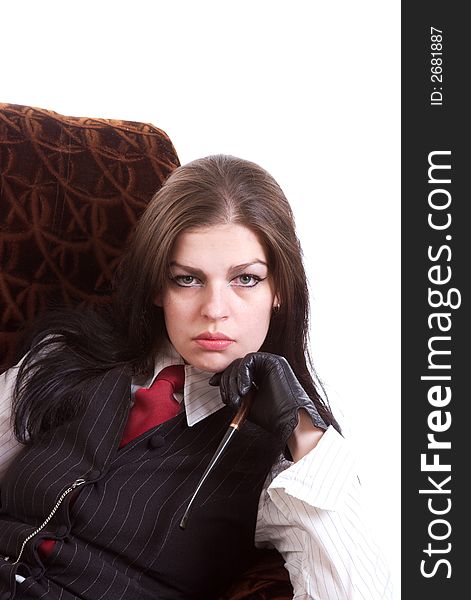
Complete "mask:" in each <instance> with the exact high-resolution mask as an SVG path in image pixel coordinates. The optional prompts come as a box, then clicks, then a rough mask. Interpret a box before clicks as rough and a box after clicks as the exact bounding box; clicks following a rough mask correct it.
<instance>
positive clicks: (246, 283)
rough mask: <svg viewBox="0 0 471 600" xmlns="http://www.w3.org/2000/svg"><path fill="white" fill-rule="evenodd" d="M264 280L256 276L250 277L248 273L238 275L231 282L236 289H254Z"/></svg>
mask: <svg viewBox="0 0 471 600" xmlns="http://www.w3.org/2000/svg"><path fill="white" fill-rule="evenodd" d="M264 279H265V278H262V277H258V275H251V274H250V273H243V274H242V275H238V276H237V277H234V279H233V280H232V281H233V282H235V283H234V285H236V286H238V287H255V286H256V285H258V284H259V283H260V282H261V281H263V280H264Z"/></svg>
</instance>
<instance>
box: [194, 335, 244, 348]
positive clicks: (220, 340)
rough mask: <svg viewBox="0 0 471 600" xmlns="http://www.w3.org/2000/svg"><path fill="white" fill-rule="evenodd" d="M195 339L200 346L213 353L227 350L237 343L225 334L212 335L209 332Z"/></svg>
mask: <svg viewBox="0 0 471 600" xmlns="http://www.w3.org/2000/svg"><path fill="white" fill-rule="evenodd" d="M194 339H195V342H196V343H197V344H198V346H200V347H201V348H203V349H204V350H212V351H220V350H225V349H226V348H228V347H229V346H230V345H231V344H233V343H234V341H235V340H233V339H232V338H230V337H228V336H227V335H225V334H224V333H210V332H209V331H205V332H204V333H200V334H199V335H198V336H196V337H195V338H194Z"/></svg>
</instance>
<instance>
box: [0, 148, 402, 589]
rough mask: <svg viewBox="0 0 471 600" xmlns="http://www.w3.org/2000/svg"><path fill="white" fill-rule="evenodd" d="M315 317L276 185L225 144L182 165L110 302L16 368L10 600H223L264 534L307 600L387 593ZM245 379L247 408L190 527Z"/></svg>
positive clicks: (6, 487) (59, 327) (5, 391)
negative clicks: (317, 342)
mask: <svg viewBox="0 0 471 600" xmlns="http://www.w3.org/2000/svg"><path fill="white" fill-rule="evenodd" d="M308 311H309V306H308V293H307V285H306V277H305V272H304V268H303V264H302V255H301V249H300V246H299V242H298V239H297V237H296V233H295V227H294V222H293V216H292V212H291V209H290V206H289V204H288V202H287V200H286V198H285V196H284V194H283V192H282V191H281V189H280V188H279V186H278V185H277V183H276V182H275V181H274V180H273V178H272V177H271V176H270V175H269V174H268V173H267V172H266V171H264V170H263V169H262V168H261V167H259V166H258V165H255V164H254V163H251V162H248V161H244V160H241V159H238V158H234V157H231V156H211V157H207V158H204V159H200V160H196V161H193V162H191V163H189V164H187V165H184V166H182V167H179V168H178V169H176V170H175V171H174V172H173V173H172V175H171V176H170V177H169V178H168V180H167V181H166V182H165V184H164V186H163V187H162V188H161V190H159V192H158V193H157V194H156V195H155V197H154V198H153V200H152V201H151V203H150V204H149V206H148V208H147V209H146V211H145V213H144V215H143V216H142V218H141V219H140V221H139V223H138V226H137V228H136V232H135V235H134V237H133V241H132V243H131V244H130V246H129V248H128V249H127V252H126V255H125V258H124V259H123V261H122V263H121V265H120V269H119V273H118V277H117V281H116V286H115V295H114V305H113V308H112V310H111V311H110V312H107V313H101V314H91V313H83V312H65V313H55V314H52V315H50V316H48V317H47V318H44V319H43V320H42V322H41V323H39V324H38V326H37V327H36V329H35V330H34V331H33V332H32V333H31V335H30V336H29V340H28V341H27V342H26V343H25V347H24V349H23V350H22V352H21V353H22V354H23V353H25V352H26V354H25V356H24V358H23V359H22V360H21V361H20V363H19V364H18V365H17V366H16V367H13V368H11V369H9V370H8V371H6V372H5V373H4V374H3V376H2V392H1V398H2V405H3V406H4V407H5V408H3V412H2V413H0V414H3V415H4V416H7V415H8V411H9V409H8V407H9V406H10V403H11V402H12V406H13V422H14V432H15V435H16V439H14V438H13V437H12V436H9V435H8V433H6V435H5V436H4V438H3V439H7V441H6V442H4V444H3V448H4V453H3V456H4V466H5V469H6V472H5V474H4V476H3V479H2V514H1V515H0V554H2V556H3V557H6V558H3V559H1V560H0V590H1V591H2V592H4V593H5V597H15V598H25V599H27V598H52V599H55V598H61V599H64V600H66V599H68V598H71V599H72V598H86V599H91V600H97V599H99V598H100V599H101V598H113V599H118V598H122V599H123V600H132V599H134V598H136V599H137V598H140V599H141V598H144V599H146V598H149V599H150V598H153V599H155V598H165V599H167V598H168V599H173V598H204V599H209V598H216V597H217V596H218V595H219V594H221V593H222V592H223V590H224V589H225V588H227V586H228V585H229V584H230V582H231V581H232V580H233V579H234V578H236V577H237V575H238V574H240V573H241V572H242V571H243V570H244V569H245V568H246V566H247V565H248V564H249V562H250V559H251V557H252V551H253V548H254V541H255V543H256V544H257V546H273V547H275V548H277V549H278V550H279V551H280V552H281V554H282V555H283V557H284V559H285V561H286V568H287V569H288V571H289V574H290V578H291V582H292V584H293V588H294V592H295V597H296V598H298V597H299V598H321V599H330V598H336V599H338V598H342V599H352V598H371V599H375V600H376V599H378V598H388V597H390V588H389V581H388V575H387V572H386V569H385V568H384V567H383V565H382V562H381V558H380V556H379V554H378V552H377V550H376V548H375V546H374V544H373V543H372V542H371V540H370V539H369V538H368V535H367V532H366V529H365V528H364V526H363V524H362V522H361V519H360V518H359V516H358V510H357V494H358V490H357V487H358V485H357V479H356V477H355V476H354V474H353V472H352V466H351V453H350V452H349V450H348V448H347V446H346V442H345V440H344V439H343V438H342V436H341V435H340V433H339V431H340V430H339V426H338V425H337V423H336V421H335V419H334V417H333V415H332V413H331V411H330V409H329V407H328V405H327V404H326V403H324V402H323V400H322V398H321V396H320V394H319V393H318V391H317V389H316V385H315V383H314V381H313V377H312V375H311V372H312V367H311V366H310V360H309V353H308V348H307V331H308ZM178 365H183V368H182V367H178ZM167 367H171V372H172V377H170V375H168V373H169V371H168V370H166V371H163V370H164V369H167ZM183 370H184V383H183V379H181V381H180V382H179V383H177V380H178V377H179V376H178V375H176V377H175V379H172V378H173V374H176V373H177V372H178V373H182V371H183ZM162 372H164V373H166V374H167V375H165V376H163V377H164V384H162V383H158V382H161V377H162V375H161V374H162ZM159 374H160V375H159ZM182 377H183V375H182ZM162 385H163V386H164V387H165V386H167V388H168V389H170V392H174V394H173V395H172V393H170V392H169V393H168V394H167V396H168V398H167V400H165V402H170V404H169V406H170V408H169V411H168V412H167V408H162V407H163V406H164V392H163V391H162V390H163V389H164V388H162V387H159V386H162ZM169 386H172V387H169ZM157 388H158V389H159V390H160V391H159V392H158V394H160V396H159V395H157V396H153V395H152V394H153V393H154V392H153V391H152V390H154V389H157ZM180 388H182V389H181V390H180ZM179 390H180V391H179ZM249 390H252V391H253V392H254V399H253V403H252V407H251V410H250V413H249V415H248V420H247V421H246V422H245V424H244V425H243V427H241V429H240V432H239V434H238V435H237V436H235V437H234V440H233V441H232V442H231V444H230V446H229V448H228V449H227V451H226V452H225V454H224V455H223V457H222V458H221V460H220V462H219V463H218V464H217V466H216V467H215V469H214V471H213V472H212V473H211V475H210V476H209V477H208V478H207V480H206V481H205V483H204V484H203V485H202V486H201V488H200V490H199V492H198V495H197V497H196V499H195V501H194V503H193V504H192V509H191V512H190V513H189V520H188V522H187V525H186V527H185V529H182V528H181V527H180V526H179V525H180V522H181V519H182V517H183V514H184V513H185V510H186V508H187V506H188V503H189V501H190V499H191V497H192V496H193V492H194V491H195V489H196V486H197V484H198V481H199V480H200V478H201V475H202V473H203V472H204V470H205V467H206V466H207V464H208V462H209V461H210V459H211V457H212V455H213V453H214V451H215V449H216V448H217V446H218V443H219V441H220V439H221V438H222V436H223V435H224V432H225V431H226V430H227V426H228V424H229V422H230V421H231V419H232V417H233V415H234V412H235V409H236V408H238V406H239V405H240V402H241V398H242V397H243V396H244V395H245V394H246V393H247V392H248V391H249ZM131 398H132V399H133V400H131ZM146 398H147V400H145V399H146ZM149 399H150V400H149ZM175 400H176V401H177V402H176V403H175ZM133 401H134V405H133V406H131V405H132V403H133ZM145 402H148V405H150V410H153V411H154V412H155V409H156V407H157V409H158V411H160V412H161V413H162V414H160V416H158V418H157V420H156V419H154V416H155V415H154V416H152V417H150V416H149V413H147V412H146V410H147V408H145ZM172 402H173V404H171V403H172ZM178 403H180V404H178ZM176 404H177V405H176ZM165 406H167V405H165ZM143 407H144V408H143ZM5 426H6V421H4V425H3V427H5ZM13 459H14V460H13ZM7 467H9V468H8V469H7ZM270 482H271V483H270ZM1 597H3V596H1Z"/></svg>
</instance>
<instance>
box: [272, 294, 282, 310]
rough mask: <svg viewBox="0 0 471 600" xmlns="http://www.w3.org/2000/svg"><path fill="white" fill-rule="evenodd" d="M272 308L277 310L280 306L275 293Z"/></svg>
mask: <svg viewBox="0 0 471 600" xmlns="http://www.w3.org/2000/svg"><path fill="white" fill-rule="evenodd" d="M272 308H273V310H278V309H279V308H280V301H279V299H278V296H277V295H276V294H275V297H274V298H273V307H272Z"/></svg>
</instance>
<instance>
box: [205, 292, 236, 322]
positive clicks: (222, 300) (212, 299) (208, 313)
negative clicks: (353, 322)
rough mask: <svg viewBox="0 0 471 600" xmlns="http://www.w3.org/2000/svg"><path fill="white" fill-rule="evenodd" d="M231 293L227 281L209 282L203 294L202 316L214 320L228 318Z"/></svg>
mask: <svg viewBox="0 0 471 600" xmlns="http://www.w3.org/2000/svg"><path fill="white" fill-rule="evenodd" d="M229 293H230V290H229V289H228V286H227V285H226V284H225V283H212V284H208V285H207V286H206V288H205V290H204V293H203V295H202V302H201V314H202V316H203V317H206V318H207V319H210V320H212V321H216V320H219V319H226V318H227V317H228V316H229V314H230V306H229V304H230V300H229Z"/></svg>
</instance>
